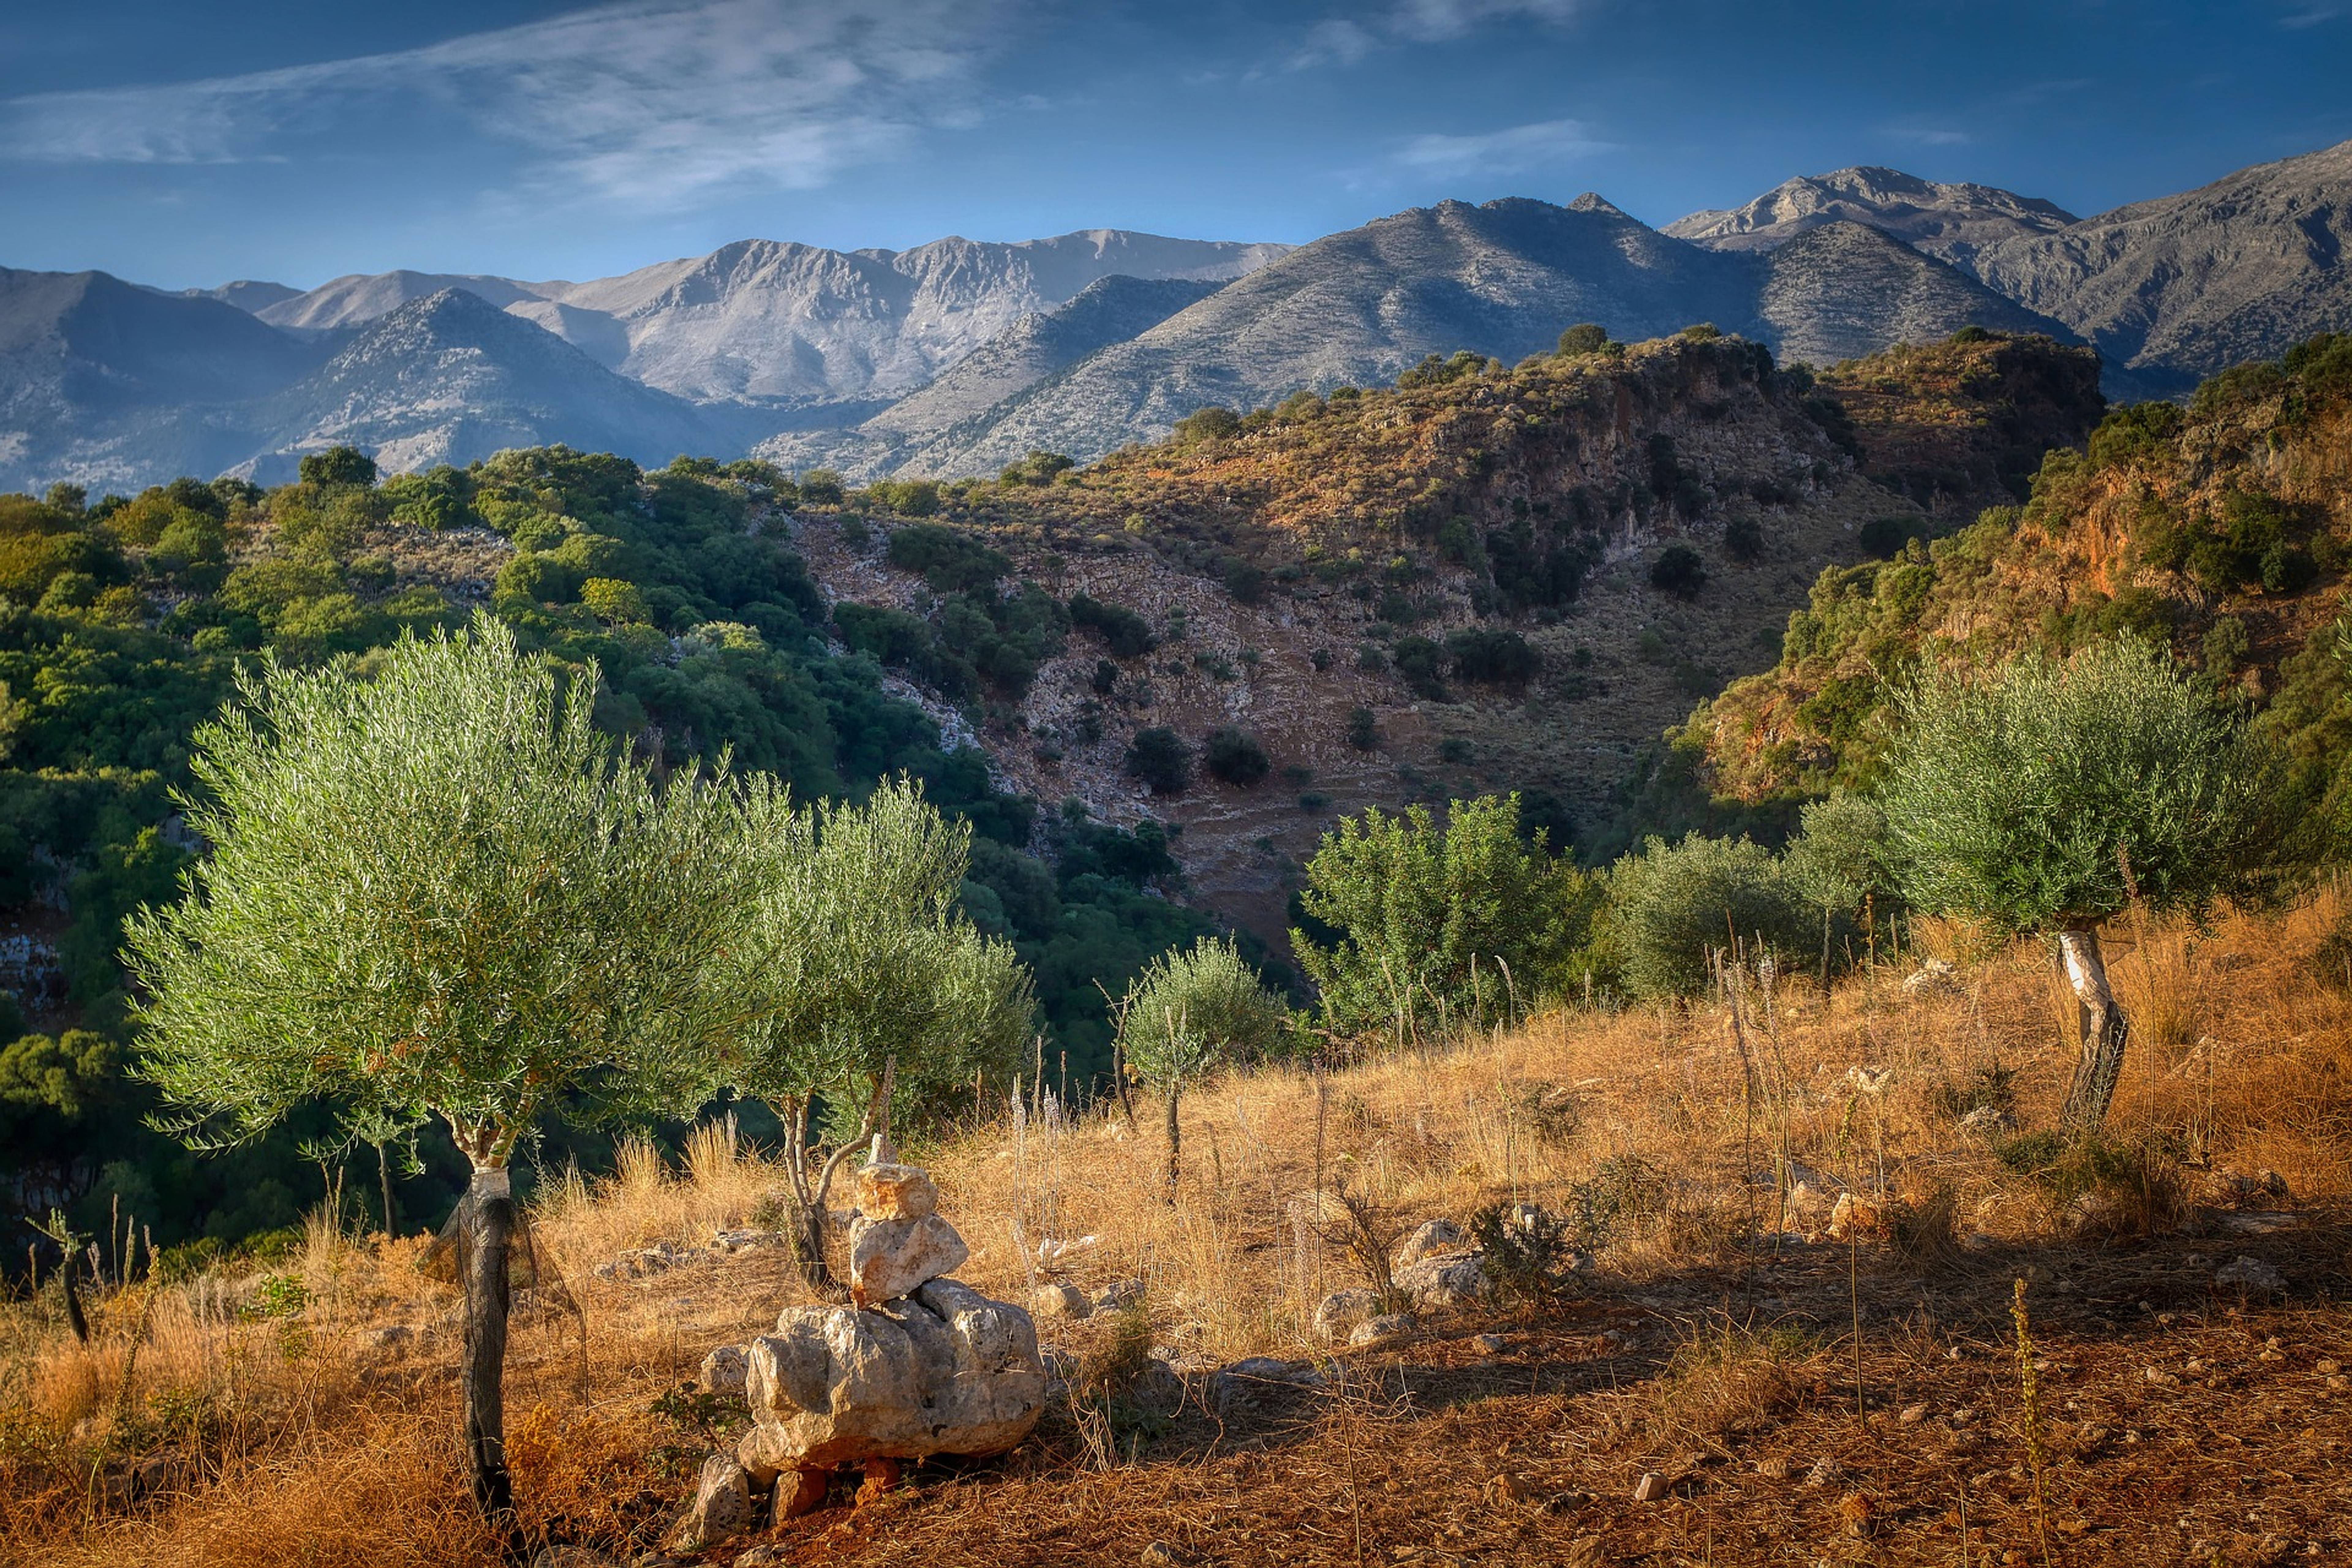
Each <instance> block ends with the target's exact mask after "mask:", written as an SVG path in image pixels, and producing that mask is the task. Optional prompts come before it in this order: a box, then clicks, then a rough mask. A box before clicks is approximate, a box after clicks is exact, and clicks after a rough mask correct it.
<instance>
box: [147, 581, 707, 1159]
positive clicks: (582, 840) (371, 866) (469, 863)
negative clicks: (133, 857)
mask: <svg viewBox="0 0 2352 1568" xmlns="http://www.w3.org/2000/svg"><path fill="white" fill-rule="evenodd" d="M595 682H596V672H595V670H594V668H593V667H590V668H587V669H585V670H582V671H578V672H575V673H573V674H572V675H571V676H570V677H569V678H567V679H562V680H559V679H558V678H557V675H556V673H555V672H554V671H553V670H552V669H551V668H549V667H548V665H547V664H546V663H545V662H544V661H542V660H541V659H538V658H530V657H527V656H525V655H523V654H521V653H520V652H519V651H518V650H517V648H516V647H515V643H514V638H513V635H512V633H511V632H510V631H509V630H508V628H507V627H506V626H503V625H502V624H500V623H499V622H498V621H496V620H493V619H491V618H489V617H488V616H481V617H478V618H477V619H476V621H475V623H474V625H473V626H472V628H471V629H470V630H469V631H467V632H465V633H461V634H458V635H457V636H449V635H446V634H436V636H435V637H432V638H431V639H429V640H419V639H417V638H415V637H404V639H403V640H402V641H401V642H400V643H399V644H398V645H396V646H395V647H392V648H390V649H388V650H386V651H385V652H384V654H383V657H382V658H381V660H380V661H379V662H378V663H377V664H376V666H375V668H374V669H373V675H372V677H362V675H361V674H359V673H358V672H356V671H355V670H353V669H352V668H349V667H331V668H326V669H320V670H316V671H303V670H296V669H289V668H284V667H281V666H279V665H278V664H276V663H275V662H274V661H270V660H267V659H265V661H264V662H263V663H262V664H261V665H260V666H259V667H258V668H255V669H251V670H248V671H247V672H246V673H245V674H243V675H242V676H241V677H240V679H239V681H238V685H237V690H236V696H235V698H234V699H233V700H232V701H231V702H230V704H229V705H228V707H227V708H226V710H224V712H223V714H222V715H221V717H220V718H219V719H218V720H217V721H215V722H214V723H212V724H210V725H208V726H206V727H205V728H204V729H202V730H200V731H197V734H196V737H195V750H194V759H193V761H192V763H191V764H190V766H191V771H192V773H194V778H195V787H194V790H193V791H192V792H191V794H190V795H188V796H187V797H186V799H185V800H184V807H185V810H186V813H187V820H188V825H189V826H190V827H191V828H192V829H194V832H196V833H197V834H198V835H199V836H201V837H203V838H204V839H205V841H206V842H207V843H208V844H209V845H210V853H209V855H207V856H206V857H205V858H204V859H202V860H200V861H199V862H198V863H197V864H196V866H195V867H194V869H193V870H192V871H191V873H190V875H189V885H188V889H187V896H186V897H185V898H184V899H183V900H181V901H180V902H178V903H176V904H173V905H172V906H170V907H168V908H164V909H160V910H156V909H148V910H141V911H140V912H139V913H138V914H137V915H135V916H134V917H133V918H132V919H131V921H130V923H129V927H128V949H129V951H128V961H129V963H130V964H131V968H132V971H133V973H135V974H136V976H137V978H138V980H139V982H140V984H141V985H142V988H143V989H144V991H145V993H146V994H147V997H148V1000H147V1002H146V1003H145V1005H144V1006H143V1007H142V1010H141V1018H142V1024H143V1025H144V1035H143V1043H142V1058H141V1071H142V1074H143V1075H144V1076H145V1077H146V1078H147V1079H148V1080H149V1081H151V1082H152V1083H154V1084H155V1085H156V1086H157V1087H158V1088H159V1089H161V1090H162V1091H163V1099H164V1100H165V1101H166V1103H167V1106H168V1107H169V1109H168V1110H166V1111H165V1112H164V1114H163V1119H162V1121H163V1124H164V1125H166V1126H168V1127H169V1128H170V1129H172V1130H173V1131H177V1132H179V1133H181V1134H182V1135H183V1136H184V1137H187V1138H188V1139H190V1140H191V1141H192V1142H200V1143H207V1142H208V1143H220V1142H236V1141H238V1140H242V1139H246V1138H250V1137H253V1136H255V1135H257V1134H258V1133H260V1132H261V1131H263V1130H264V1129H266V1128H268V1126H270V1125H271V1124H272V1123H273V1122H275V1121H278V1119H279V1118H281V1117H282V1116H284V1115H285V1113H286V1112H287V1111H288V1110H289V1109H291V1108H292V1107H293V1106H294V1105H295V1104H297V1103H298V1102H300V1101H303V1100H314V1099H323V1100H329V1101H331V1102H334V1103H337V1104H339V1105H341V1106H343V1107H345V1108H347V1109H348V1110H349V1112H350V1122H349V1125H350V1126H352V1127H353V1128H355V1129H357V1130H359V1131H363V1132H366V1133H368V1134H370V1135H381V1134H382V1132H383V1131H384V1129H385V1128H386V1127H387V1126H388V1125H404V1124H405V1125H413V1124H414V1123H415V1122H416V1121H422V1120H424V1119H425V1117H427V1116H428V1115H432V1114H438V1115H440V1116H442V1117H444V1118H446V1120H447V1121H448V1122H449V1124H450V1127H451V1130H452V1131H453V1133H454V1134H455V1136H456V1137H457V1142H458V1144H459V1146H460V1147H461V1148H462V1149H464V1150H465V1151H466V1152H467V1154H468V1155H469V1156H471V1157H472V1158H473V1159H475V1161H476V1162H477V1163H503V1162H504V1161H505V1159H506V1157H507V1155H508V1153H509V1152H510V1150H511V1148H512V1145H513V1142H514V1140H515V1139H516V1138H517V1137H518V1136H519V1135H520V1134H521V1133H522V1132H524V1131H527V1129H528V1128H529V1126H530V1121H531V1120H532V1118H533V1117H534V1116H535V1115H537V1114H538V1113H539V1112H541V1111H542V1110H548V1109H550V1108H551V1107H552V1106H553V1105H555V1104H556V1103H557V1102H559V1101H562V1102H563V1103H564V1104H565V1105H566V1106H567V1108H569V1109H571V1110H585V1111H588V1112H590V1113H595V1112H611V1113H620V1114H636V1113H656V1112H658V1113H667V1114H675V1113H677V1112H679V1111H682V1110H686V1109H688V1105H689V1104H690V1096H691V1092H692V1089H693V1088H694V1087H695V1084H696V1077H695V1074H694V1071H693V1067H694V1063H695V1060H696V1058H697V1056H698V1051H699V1049H700V1047H702V1046H703V1045H704V1044H705V1043H706V1042H707V1041H708V1040H709V1038H710V1037H713V1036H714V1035H715V1034H718V1033H720V1032H723V1031H724V1030H725V1028H726V1027H727V1026H728V1017H727V1013H728V1008H727V1005H726V998H724V997H722V996H719V995H717V994H714V993H712V992H711V991H710V989H709V986H708V984H707V978H708V970H709V961H710V959H711V957H712V955H713V954H714V953H716V952H719V950H720V948H721V947H722V946H723V945H724V943H725V942H727V940H728V938H729V937H730V934H731V932H732V931H733V930H734V927H735V924H736V920H737V908H738V904H739V900H738V898H737V897H736V893H735V889H733V888H732V887H731V886H730V878H731V877H732V876H733V874H734V873H733V869H732V868H733V867H734V864H735V858H734V857H732V856H731V855H730V853H729V852H728V847H729V845H730V841H731V839H732V837H733V834H734V825H735V811H734V807H733V805H732V797H731V792H730V788H729V785H728V781H726V780H725V779H723V778H709V777H702V776H698V775H696V774H692V773H681V774H679V775H677V776H676V777H674V778H672V779H671V780H670V782H669V783H668V784H667V786H666V787H656V785H655V784H654V782H653V780H652V779H651V777H650V776H649V775H648V773H647V772H646V769H645V768H644V767H643V766H641V765H639V764H638V763H635V762H634V761H632V760H630V759H628V758H626V757H625V756H621V755H618V754H616V752H615V749H614V746H613V744H612V743H611V742H609V741H608V740H607V739H606V738H605V737H604V736H603V735H601V734H599V733H597V732H596V731H595V730H594V729H593V728H592V726H591V724H590V710H591V707H592V700H593V693H594V689H595Z"/></svg>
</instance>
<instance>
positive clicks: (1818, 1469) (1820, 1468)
mask: <svg viewBox="0 0 2352 1568" xmlns="http://www.w3.org/2000/svg"><path fill="white" fill-rule="evenodd" d="M1843 1479H1845V1467H1844V1466H1843V1465H1841V1464H1839V1463H1838V1462H1837V1461H1836V1460H1835V1459H1832V1458H1821V1459H1816V1460H1815V1461H1814V1462H1813V1468H1811V1469H1810V1470H1807V1471H1806V1472H1805V1484H1806V1485H1807V1486H1809V1487H1826V1486H1833V1485H1835V1484H1836V1483H1837V1482H1839V1481H1842V1480H1843Z"/></svg>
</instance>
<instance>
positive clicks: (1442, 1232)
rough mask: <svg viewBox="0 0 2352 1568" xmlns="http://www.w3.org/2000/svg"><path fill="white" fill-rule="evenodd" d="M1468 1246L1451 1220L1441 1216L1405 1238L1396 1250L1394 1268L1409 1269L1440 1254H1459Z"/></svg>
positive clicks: (1424, 1223)
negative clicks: (1424, 1259) (1425, 1259)
mask: <svg viewBox="0 0 2352 1568" xmlns="http://www.w3.org/2000/svg"><path fill="white" fill-rule="evenodd" d="M1468 1245H1469V1238H1468V1237H1465V1236H1464V1235H1463V1234H1462V1227H1461V1226H1458V1225H1455V1224H1454V1222H1453V1221H1452V1220H1450V1219H1446V1218H1444V1217H1443V1216H1440V1217H1439V1218H1436V1219H1433V1220H1425V1221H1423V1224H1422V1226H1421V1228H1420V1229H1418V1230H1416V1231H1414V1232H1413V1233H1412V1235H1411V1236H1408V1237H1405V1238H1404V1245H1403V1246H1402V1247H1398V1248H1397V1254H1396V1267H1397V1268H1412V1266H1413V1265H1414V1264H1416V1263H1418V1262H1420V1261H1421V1260H1422V1259H1423V1258H1433V1257H1435V1256H1436V1255H1437V1254H1439V1253H1441V1252H1460V1251H1463V1250H1464V1249H1465V1247H1467V1246H1468Z"/></svg>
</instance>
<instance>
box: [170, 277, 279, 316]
mask: <svg viewBox="0 0 2352 1568" xmlns="http://www.w3.org/2000/svg"><path fill="white" fill-rule="evenodd" d="M301 292H302V290H301V289H293V288H289V287H288V286H287V285H285V284H283V283H270V282H267V281H263V280H260V279H252V278H240V279H237V280H236V281H235V282H234V283H224V284H222V285H221V286H220V287H219V288H217V289H181V290H180V293H181V294H182V295H184V296H185V297H186V298H188V299H191V300H219V301H220V302H221V303H223V304H224V305H235V306H236V308H237V309H238V310H252V311H255V312H257V313H258V312H259V311H262V310H268V308H269V307H270V306H272V305H276V304H278V303H281V302H282V301H284V300H292V299H295V298H297V297H299V295H300V294H301Z"/></svg>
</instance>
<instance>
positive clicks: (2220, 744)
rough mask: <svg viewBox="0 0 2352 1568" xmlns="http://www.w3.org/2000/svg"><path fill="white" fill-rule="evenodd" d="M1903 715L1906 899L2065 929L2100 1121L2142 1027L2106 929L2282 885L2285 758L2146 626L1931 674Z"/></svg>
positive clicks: (2026, 929) (1895, 771)
mask: <svg viewBox="0 0 2352 1568" xmlns="http://www.w3.org/2000/svg"><path fill="white" fill-rule="evenodd" d="M1897 711H1898V714H1899V716H1900V718H1901V721H1902V728H1901V730H1900V731H1899V733H1898V735H1897V737H1896V740H1895V745H1894V748H1893V751H1892V753H1891V756H1890V758H1889V763H1888V772H1887V777H1886V782H1885V785H1884V786H1883V789H1882V791H1881V795H1880V804H1881V805H1882V806H1883V807H1884V809H1885V813H1886V825H1887V830H1888V833H1889V835H1890V837H1891V838H1892V839H1893V842H1894V846H1895V861H1896V865H1897V868H1898V874H1899V876H1900V877H1901V879H1902V882H1903V888H1904V892H1905V895H1906V898H1907V899H1908V900H1909V901H1910V902H1911V904H1912V905H1913V906H1914V907H1915V908H1917V909H1921V910H1928V911H1930V912H1935V913H1950V914H1957V915H1961V916H1965V917H1968V918H1969V919H1972V920H1976V921H1981V922H1983V923H1984V924H1985V925H1987V926H1988V927H1990V928H1991V929H1993V930H1995V931H2001V932H2004V933H2008V934H2012V935H2026V934H2033V933H2039V934H2043V935H2049V936H2054V937H2055V939H2056V942H2057V949H2058V954H2059V959H2060V962H2061V963H2063V967H2064V970H2065V974H2066V979H2067V981H2068V983H2069V984H2070V985H2071V986H2072V988H2073V990H2074V997H2075V1000H2076V1003H2077V1005H2078V1021H2079V1028H2080V1034H2081V1047H2082V1056H2081V1059H2080V1061H2079V1062H2078V1064H2077V1065H2076V1067H2075V1069H2074V1082H2073V1085H2072V1087H2071V1088H2070V1089H2068V1091H2067V1095H2066V1105H2065V1111H2064V1118H2063V1120H2064V1124H2065V1126H2066V1128H2067V1129H2068V1130H2069V1131H2075V1132H2081V1131H2091V1130H2095V1128H2097V1127H2098V1125H2099V1124H2100V1122H2102V1121H2105V1117H2106V1113H2107V1107H2108V1104H2109V1102H2110V1101H2111V1100H2113V1099H2114V1098H2115V1092H2116V1079H2117V1078H2118V1076H2119V1075H2120V1074H2121V1072H2122V1069H2123V1062H2124V1051H2125V1047H2126V1042H2127V1041H2128V1039H2129V1037H2130V1025H2129V1022H2128V1020H2126V1017H2125V1016H2124V1012H2123V1009H2122V1008H2121V1007H2120V1006H2119V1005H2117V1004H2116V996H2115V993H2114V991H2113V990H2112V989H2111V988H2110V987H2109V985H2108V984H2107V974H2106V965H2105V960H2104V958H2103V956H2102V954H2101V952H2100V945H2099V928H2100V926H2101V925H2102V924H2104V923H2105V921H2108V920H2110V919H2112V918H2114V917H2115V916H2116V915H2117V914H2118V913H2120V912H2122V911H2123V910H2125V909H2126V907H2127V906H2129V905H2130V904H2132V903H2133V902H2134V901H2136V900H2137V901H2138V902H2140V903H2141V904H2143V905H2144V906H2145V907H2147V908H2148V909H2150V910H2166V909H2176V908H2183V907H2186V908H2190V909H2195V908H2199V907H2200V906H2203V905H2205V904H2207V903H2208V902H2210V900H2214V899H2216V898H2219V897H2225V896H2234V897H2247V896H2251V895H2252V894H2256V893H2259V892H2262V891H2264V890H2266V889H2267V888H2268V887H2269V886H2270V885H2271V882H2272V879H2273V874H2274V872H2275V870H2276V868H2277V865H2278V850H2279V847H2280V845H2281V842H2282V839H2281V826H2282V821H2281V811H2280V805H2279V803H2280V792H2279V791H2278V789H2277V788H2276V787H2275V786H2276V784H2277V775H2276V773H2275V771H2274V769H2273V763H2272V759H2271V757H2270V755H2269V753H2268V752H2267V751H2266V750H2265V749H2264V748H2263V746H2262V745H2261V744H2260V743H2259V742H2257V741H2256V740H2255V739H2253V738H2252V737H2251V736H2249V735H2248V734H2247V732H2246V731H2245V729H2244V727H2243V725H2242V723H2241V722H2240V721H2238V720H2237V719H2235V718H2234V717H2232V716H2231V715H2230V714H2228V713H2226V712H2224V711H2222V710H2219V709H2217V708H2216V707H2215V706H2214V705H2213V700H2212V697H2211V695H2210V691H2209V690H2206V689H2200V685H2199V683H2197V682H2194V681H2192V680H2191V679H2189V678H2188V677H2187V676H2186V675H2184V674H2183V672H2181V671H2180V670H2179V669H2178V668H2175V667H2174V665H2173V662H2172V659H2171V658H2170V656H2169V655H2168V654H2167V653H2166V652H2165V651H2163V650H2162V649H2160V648H2156V647H2149V646H2147V645H2146V644H2144V643H2141V642H2138V641H2137V640H2134V639H2130V638H2117V639H2115V640H2113V641H2108V642H2103V643H2098V644H2095V645H2093V646H2092V647H2087V648H2085V649H2084V650H2083V651H2081V652H2080V653H2078V654H2076V655H2075V656H2074V658H2073V659H2072V660H2070V661H2067V662H2064V663H2060V662H2057V661H2055V660H2053V659H2052V658H2047V657H2045V656H2043V655H2041V654H2038V653H2030V654H2026V655H2023V656H2021V657H2020V658H2016V659H2013V660H2011V662H2010V663H2008V664H2007V665H2004V666H2002V667H2001V668H1998V669H1996V670H1993V671H1991V672H1990V673H1988V674H1978V675H1967V674H1955V673H1943V674H1936V675H1930V676H1928V677H1927V678H1925V679H1922V680H1920V681H1919V682H1918V683H1916V685H1914V686H1913V687H1912V688H1911V689H1909V690H1908V691H1906V693H1904V694H1902V695H1901V697H1900V698H1899V699H1898V704H1897Z"/></svg>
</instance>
